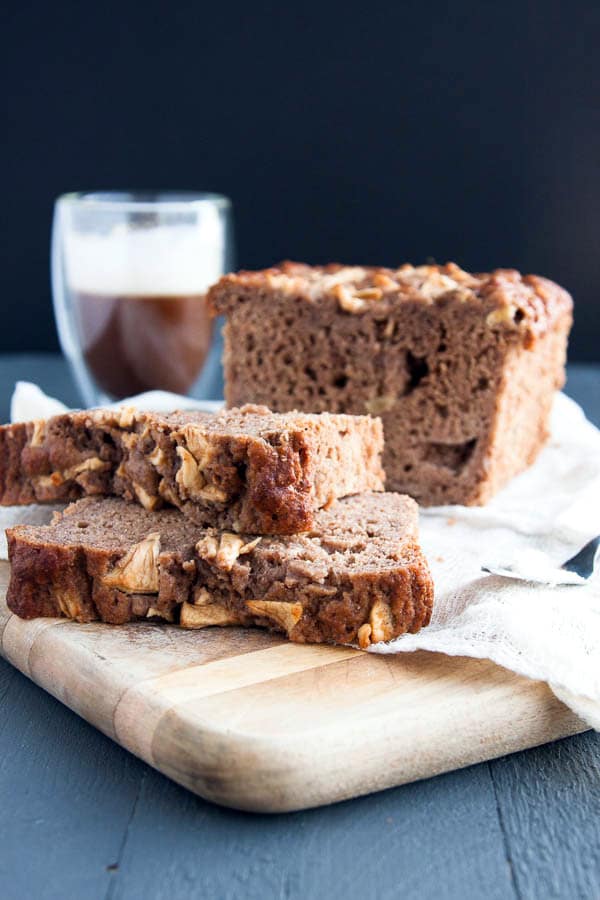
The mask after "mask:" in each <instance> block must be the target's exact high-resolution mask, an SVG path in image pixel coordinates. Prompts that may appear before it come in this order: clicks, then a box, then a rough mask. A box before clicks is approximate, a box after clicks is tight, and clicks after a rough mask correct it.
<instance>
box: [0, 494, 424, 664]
mask: <svg viewBox="0 0 600 900" xmlns="http://www.w3.org/2000/svg"><path fill="white" fill-rule="evenodd" d="M417 519H418V511H417V505H416V503H415V502H414V500H412V499H411V498H409V497H405V496H402V495H400V494H393V493H372V492H367V493H363V494H358V495H356V496H353V497H348V498H346V499H344V500H338V501H336V502H334V503H333V504H332V505H331V506H330V507H329V508H328V509H326V510H321V511H320V512H318V513H317V515H316V517H315V521H314V525H313V528H312V530H311V531H310V532H309V533H305V534H297V535H294V536H270V537H268V536H263V537H256V536H253V535H246V534H236V533H234V532H231V531H218V530H216V529H201V528H199V527H198V526H196V525H194V523H192V522H191V521H190V520H189V519H186V518H185V517H184V516H182V515H181V514H180V513H179V512H178V511H177V510H174V509H166V508H165V509H161V510H157V511H154V512H153V511H149V510H143V509H140V508H139V507H138V506H135V505H134V504H132V503H128V502H127V501H125V500H121V499H114V498H111V499H103V500H100V499H95V498H85V499H83V500H80V501H78V502H77V503H74V504H72V505H71V506H69V507H68V508H67V509H66V510H65V511H64V512H63V513H57V514H56V515H55V518H54V521H53V523H52V524H51V525H46V526H28V525H22V526H17V527H15V528H12V529H9V530H8V532H7V535H8V545H9V558H10V561H11V563H12V571H11V579H10V585H9V589H8V596H7V599H8V605H9V607H10V609H11V610H12V611H13V612H15V613H16V614H17V615H19V616H21V617H23V618H34V617H37V616H61V615H62V616H67V617H69V618H71V619H76V620H77V621H79V622H89V621H93V620H95V619H101V620H102V621H104V622H109V623H114V624H121V623H124V622H130V621H133V620H136V619H153V618H155V619H158V620H161V619H162V620H166V621H167V622H175V623H178V624H179V625H181V626H182V627H184V628H203V627H205V626H207V625H233V624H236V625H259V626H264V627H268V628H271V629H275V630H277V631H283V632H285V633H286V634H287V636H288V637H289V638H290V640H292V641H297V642H301V643H303V642H321V641H335V642H338V643H342V644H354V643H358V644H359V645H360V646H361V647H363V648H366V647H368V646H369V644H371V643H374V642H377V641H387V640H390V639H391V638H394V637H396V636H398V635H400V634H403V633H405V632H407V631H410V632H416V631H418V630H419V629H420V628H422V627H423V626H424V625H427V623H428V622H429V619H430V616H431V609H432V604H433V585H432V581H431V576H430V574H429V570H428V567H427V563H426V561H425V559H424V557H423V554H422V552H421V550H420V548H419V545H418V533H417V525H418V522H417Z"/></svg>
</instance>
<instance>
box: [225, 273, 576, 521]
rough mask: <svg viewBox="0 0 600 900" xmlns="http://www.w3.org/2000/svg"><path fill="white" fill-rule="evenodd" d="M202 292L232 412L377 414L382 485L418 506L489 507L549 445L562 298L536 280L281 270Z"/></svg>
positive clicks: (558, 380)
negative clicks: (218, 325)
mask: <svg viewBox="0 0 600 900" xmlns="http://www.w3.org/2000/svg"><path fill="white" fill-rule="evenodd" d="M208 298H209V303H210V304H211V306H212V310H213V312H214V313H215V314H222V315H224V316H225V317H226V325H225V330H224V335H225V356H224V364H225V398H226V401H227V404H228V405H229V406H236V405H239V404H241V403H265V404H267V405H268V406H269V407H270V408H271V409H274V410H278V411H280V412H283V411H285V410H288V409H303V410H306V411H311V412H320V411H321V410H329V411H330V412H334V413H341V412H344V413H352V414H355V415H357V414H364V413H371V414H373V415H380V416H381V418H382V420H383V427H384V434H385V449H384V456H383V465H384V468H385V472H386V476H387V477H386V487H387V489H388V490H391V491H401V492H403V493H407V494H410V495H411V496H412V497H415V498H416V499H417V500H418V501H419V503H421V504H423V505H434V504H447V503H460V504H467V505H469V504H483V503H486V502H487V501H488V500H489V499H490V498H491V497H492V496H493V495H494V494H495V493H496V491H498V489H499V488H501V487H502V486H503V485H504V484H506V482H507V481H508V480H509V479H510V478H511V477H512V476H514V475H516V474H517V473H519V472H520V471H522V470H523V469H525V468H526V467H527V466H528V465H529V464H531V463H532V462H533V461H534V459H535V458H536V456H537V454H538V452H539V450H540V449H541V447H543V445H544V444H545V442H546V440H547V438H548V433H549V431H548V419H549V413H550V408H551V405H552V400H553V396H554V392H555V390H556V389H557V388H559V387H561V386H562V384H563V381H564V362H565V351H566V344H567V336H568V333H569V329H570V327H571V317H572V301H571V298H570V296H569V294H568V293H567V292H566V291H564V290H563V289H562V288H560V287H559V286H558V285H556V284H554V283H553V282H551V281H548V280H547V279H545V278H541V277H538V276H536V275H526V276H522V275H520V274H519V273H518V272H516V271H513V270H507V269H499V270H497V271H495V272H491V273H490V274H475V275H473V274H470V273H468V272H465V271H463V270H462V269H460V268H459V267H458V266H456V265H454V264H452V263H449V264H447V265H443V266H438V265H427V266H418V267H413V266H411V265H404V266H402V267H401V268H399V269H385V268H373V267H366V266H365V267H362V266H353V267H349V266H339V265H329V266H315V267H311V266H306V265H302V264H299V263H283V264H282V265H280V266H278V267H276V268H272V269H266V270H265V271H261V272H239V273H237V274H231V275H226V276H225V277H223V278H221V280H220V281H219V282H218V283H217V284H216V285H214V286H213V287H212V288H211V289H210V291H209V294H208Z"/></svg>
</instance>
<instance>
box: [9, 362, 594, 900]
mask: <svg viewBox="0 0 600 900" xmlns="http://www.w3.org/2000/svg"><path fill="white" fill-rule="evenodd" d="M18 378H23V379H29V380H35V381H38V382H40V383H43V384H44V385H45V386H46V389H47V390H48V391H50V392H51V393H54V394H55V395H56V396H58V397H60V398H62V399H64V400H65V401H66V402H68V403H71V404H75V403H76V402H77V398H76V394H75V391H74V388H73V385H72V383H71V381H70V378H69V375H68V372H67V369H66V366H65V365H64V363H63V361H62V360H61V359H60V358H59V357H58V356H42V355H36V356H14V357H7V356H5V357H0V404H1V414H2V420H3V421H5V420H6V418H7V415H8V399H9V395H10V391H11V390H12V385H13V383H14V381H15V380H16V379H18ZM567 390H568V393H570V394H571V395H572V396H573V397H575V399H577V400H578V401H579V402H580V403H581V404H582V405H583V406H584V408H585V409H586V411H587V413H588V415H589V416H590V417H591V418H592V419H593V420H594V421H595V422H596V423H597V424H600V367H598V368H596V369H594V368H593V367H590V366H586V367H572V368H571V370H570V377H569V384H568V389H567ZM599 515H600V513H599ZM456 726H457V728H460V722H457V723H456ZM0 897H2V898H4V900H29V898H31V900H37V898H41V900H46V898H56V900H70V898H76V900H79V898H82V900H88V898H92V900H95V898H132V900H133V898H140V900H152V898H167V900H178V898H188V897H207V898H227V900H234V898H256V900H270V898H275V897H276V898H302V900H305V898H313V897H319V898H344V900H349V898H354V897H357V898H358V897H368V898H371V897H374V898H375V897H376V898H392V897H394V898H395V897H402V898H418V900H428V898H435V900H442V898H461V900H465V898H480V897H483V898H486V900H496V898H498V900H500V898H502V900H504V898H534V897H535V898H541V900H550V898H568V900H571V898H586V900H588V898H600V735H599V734H596V733H591V732H588V733H587V734H584V735H580V736H578V737H574V738H570V739H567V740H563V741H559V742H557V743H555V744H551V745H547V746H545V747H541V748H539V749H537V750H530V751H527V752H524V753H517V754H514V755H513V756H509V757H506V758H504V759H499V760H496V761H494V762H491V763H483V764H481V765H478V766H473V767H471V768H469V769H464V770H462V771H459V772H452V773H450V774H448V775H442V776H439V777H437V778H433V779H430V780H429V781H424V782H420V783H418V784H412V785H407V786H405V787H401V788H396V789H394V790H390V791H386V792H384V793H381V794H376V795H373V796H371V797H364V798H361V799H358V800H353V801H348V802H346V803H341V804H338V805H337V806H333V807H329V808H326V809H320V810H312V811H309V812H302V813H295V814H292V815H286V816H283V815H281V816H273V817H267V816H256V815H249V814H243V813H237V812H233V811H231V810H225V809H220V808H218V807H216V806H212V805H210V804H209V803H205V802H203V801H202V800H200V799H198V798H197V797H194V796H193V795H192V794H189V793H187V792H186V791H185V790H183V789H182V788H180V787H178V786H177V785H175V784H173V783H172V782H170V781H168V780H167V779H166V778H164V777H163V776H162V775H159V774H158V773H157V772H155V771H153V770H152V769H150V768H148V766H146V765H145V764H144V763H142V762H140V761H139V760H137V759H136V758H135V757H133V756H131V755H130V754H129V753H127V752H126V751H125V750H122V749H121V748H120V747H118V746H117V745H116V744H113V743H112V742H111V741H110V740H109V739H108V738H106V737H104V736H103V735H102V734H100V733H99V732H97V731H95V730H94V729H93V728H92V727H91V726H89V725H88V724H86V723H85V722H84V721H82V720H81V719H79V718H78V717H77V716H76V715H75V714H74V713H72V712H70V711H69V710H68V709H66V708H65V707H64V706H62V705H61V704H60V703H58V702H57V701H56V700H54V699H53V698H52V697H50V696H49V695H48V694H46V693H44V692H43V691H42V690H40V689H39V688H37V687H36V686H35V685H34V684H32V683H31V682H29V681H28V680H27V679H26V678H24V677H23V676H22V675H21V674H20V673H19V672H17V671H16V670H14V669H13V668H12V667H11V666H9V665H8V664H6V663H4V662H3V661H1V660H0Z"/></svg>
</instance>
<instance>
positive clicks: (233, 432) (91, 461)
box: [0, 406, 384, 534]
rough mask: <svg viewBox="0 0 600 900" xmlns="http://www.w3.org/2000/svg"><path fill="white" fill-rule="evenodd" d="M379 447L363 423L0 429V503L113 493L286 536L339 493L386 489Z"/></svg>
mask: <svg viewBox="0 0 600 900" xmlns="http://www.w3.org/2000/svg"><path fill="white" fill-rule="evenodd" d="M382 448H383V433H382V427H381V422H380V420H378V419H373V418H371V417H370V416H358V417H357V416H347V415H329V414H323V415H306V414H303V413H295V412H290V413H287V414H285V415H283V414H276V413H272V412H270V411H269V410H268V409H266V408H265V407H262V406H244V407H243V408H242V409H232V410H228V411H224V412H222V413H219V414H217V415H212V414H209V413H200V412H175V413H172V414H169V415H160V414H157V413H136V412H135V411H133V410H131V409H122V410H119V411H111V410H92V411H87V412H85V411H84V412H74V413H65V414H64V415H59V416H55V417H54V418H52V419H49V420H48V421H38V422H29V423H21V424H14V425H5V426H3V427H1V428H0V503H2V504H3V505H12V504H23V503H45V502H61V501H62V502H68V501H71V500H76V499H78V498H80V497H82V496H85V495H96V496H98V495H102V496H108V495H117V496H123V497H125V498H126V499H130V500H137V501H138V502H139V503H141V504H142V506H143V507H144V508H145V509H147V510H153V509H158V508H159V507H160V506H162V504H163V502H167V503H170V504H173V505H174V506H177V507H178V508H179V509H181V510H182V511H183V512H184V513H185V514H186V516H188V517H189V518H190V519H192V520H193V521H194V522H195V523H196V524H198V525H202V526H213V527H216V528H221V529H229V530H231V531H240V532H251V533H255V534H294V533H296V532H298V531H306V530H308V529H309V528H311V527H312V525H313V522H314V517H315V514H316V512H317V510H319V509H320V508H321V507H324V506H327V505H328V504H330V503H331V502H333V501H334V500H335V499H337V498H339V497H344V496H347V495H348V494H354V493H358V492H359V491H366V490H376V491H377V490H383V486H384V474H383V470H382V468H381V452H382Z"/></svg>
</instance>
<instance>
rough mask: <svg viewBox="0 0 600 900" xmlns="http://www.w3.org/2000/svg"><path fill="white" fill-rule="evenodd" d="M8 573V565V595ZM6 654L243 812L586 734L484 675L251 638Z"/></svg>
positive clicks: (1, 618)
mask: <svg viewBox="0 0 600 900" xmlns="http://www.w3.org/2000/svg"><path fill="white" fill-rule="evenodd" d="M7 577H8V566H7V564H5V563H3V564H2V565H1V566H0V578H1V579H2V581H3V583H4V584H5V583H6V580H7ZM0 630H1V635H2V637H1V647H2V654H3V655H4V656H5V657H6V659H8V660H9V661H10V662H11V663H13V665H15V666H16V667H17V668H18V669H20V670H21V671H22V672H23V673H24V674H26V675H27V676H28V677H30V678H31V679H32V680H33V681H35V682H36V683H37V684H39V685H40V686H42V687H43V688H45V689H46V690H47V691H49V692H50V693H51V694H53V695H54V696H55V697H56V698H57V699H59V700H61V701H62V702H63V703H65V704H66V705H67V706H69V707H70V708H71V709H73V710H74V711H75V712H77V713H79V715H81V716H83V717H84V718H85V719H87V720H88V721H89V722H91V723H92V724H93V725H95V726H96V727H98V728H99V729H100V730H101V731H103V732H104V733H105V734H107V735H108V736H109V737H111V738H113V739H114V740H116V741H117V742H118V743H120V744H121V745H122V746H123V747H126V748H127V749H128V750H130V751H131V752H133V753H135V754H136V755H137V756H139V757H140V758H141V759H143V760H145V761H146V762H147V763H149V764H150V765H152V766H154V767H155V768H156V769H158V770H160V771H161V772H163V773H164V774H166V775H168V776H169V777H170V778H172V779H173V780H175V781H177V782H179V783H180V784H182V785H184V786H186V787H188V788H190V789H191V790H192V791H194V792H195V793H197V794H199V795H200V796H202V797H204V798H206V799H209V800H212V801H214V802H217V803H220V804H223V805H225V806H232V807H235V808H239V809H246V810H252V811H261V812H278V811H286V810H297V809H303V808H307V807H312V806H319V805H323V804H327V803H332V802H334V801H338V800H343V799H346V798H349V797H354V796H358V795H361V794H367V793H371V792H373V791H378V790H382V789H383V788H387V787H391V786H394V785H399V784H404V783H407V782H411V781H415V780H418V779H421V778H427V777H429V776H431V775H436V774H439V773H440V772H446V771H450V770H452V769H457V768H462V767H464V766H468V765H470V764H472V763H475V762H480V761H482V760H487V759H491V758H494V757H497V756H501V755H504V754H506V753H511V752H513V751H515V750H521V749H523V748H525V747H532V746H535V745H538V744H543V743H545V742H547V741H550V740H554V739H556V738H559V737H564V736H566V735H570V734H575V733H577V732H580V731H583V730H585V727H586V726H585V725H584V723H582V722H581V721H580V720H578V719H577V718H576V717H575V716H574V715H573V714H572V713H571V712H570V711H569V710H568V709H567V708H566V707H565V706H563V705H562V704H561V703H560V702H559V701H558V700H557V699H556V698H555V697H554V695H553V694H552V693H551V691H550V690H549V689H548V688H547V687H546V686H545V685H544V684H542V683H540V682H533V681H529V680H527V679H524V678H521V677H519V676H516V675H514V674H513V673H511V672H509V671H507V670H506V669H502V668H500V667H499V666H496V665H494V664H493V663H490V662H488V661H481V660H473V659H464V658H452V657H446V656H443V655H441V654H433V653H424V652H419V653H414V654H406V655H399V656H385V657H380V656H375V655H371V654H366V653H361V652H360V651H356V650H352V649H348V648H341V647H330V646H310V645H298V644H292V643H288V642H287V641H283V640H282V639H281V638H279V637H278V636H275V635H271V634H268V633H265V632H262V631H259V630H256V629H251V630H245V629H239V628H214V629H206V630H204V631H200V632H192V633H190V632H186V631H180V630H179V629H177V628H174V627H170V626H157V625H147V624H144V623H141V624H132V625H125V626H120V627H111V626H106V625H102V624H100V623H98V624H90V625H78V624H76V623H72V622H69V621H67V620H64V619H63V620H61V619H35V620H32V621H27V622H26V621H23V620H21V619H19V618H18V617H16V616H13V615H11V614H10V613H9V612H8V610H7V609H6V606H5V604H4V602H3V601H2V606H1V607H0Z"/></svg>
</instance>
